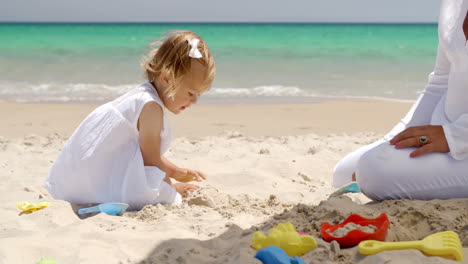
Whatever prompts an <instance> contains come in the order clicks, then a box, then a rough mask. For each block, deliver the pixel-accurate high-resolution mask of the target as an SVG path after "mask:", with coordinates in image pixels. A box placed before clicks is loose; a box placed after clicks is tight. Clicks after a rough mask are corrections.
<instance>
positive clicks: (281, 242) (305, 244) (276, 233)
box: [252, 222, 317, 257]
mask: <svg viewBox="0 0 468 264" xmlns="http://www.w3.org/2000/svg"><path fill="white" fill-rule="evenodd" d="M269 246H277V247H279V248H281V249H282V250H284V251H285V252H286V253H287V254H288V255H289V256H291V257H294V256H298V255H302V254H305V253H307V252H308V251H310V250H312V249H314V248H315V247H317V242H316V241H315V239H314V238H313V237H311V236H305V235H299V233H297V231H296V228H295V227H294V225H293V224H291V223H290V222H286V223H281V224H278V225H277V226H276V227H274V228H272V229H270V230H269V231H268V236H265V235H264V234H263V232H261V231H257V232H255V233H253V235H252V247H253V248H255V249H256V250H259V249H262V248H266V247H269Z"/></svg>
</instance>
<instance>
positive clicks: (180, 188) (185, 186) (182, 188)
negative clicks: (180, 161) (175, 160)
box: [173, 182, 200, 198]
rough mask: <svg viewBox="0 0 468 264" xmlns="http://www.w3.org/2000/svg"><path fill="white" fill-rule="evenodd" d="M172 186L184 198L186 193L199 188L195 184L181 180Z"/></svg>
mask: <svg viewBox="0 0 468 264" xmlns="http://www.w3.org/2000/svg"><path fill="white" fill-rule="evenodd" d="M173 187H174V189H175V190H176V191H177V192H178V193H180V195H181V196H182V197H184V198H185V197H187V195H188V194H189V193H190V192H194V191H196V190H198V189H200V187H198V186H195V185H193V184H189V183H182V182H177V183H174V185H173Z"/></svg>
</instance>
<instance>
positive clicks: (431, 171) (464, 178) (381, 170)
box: [334, 0, 468, 200]
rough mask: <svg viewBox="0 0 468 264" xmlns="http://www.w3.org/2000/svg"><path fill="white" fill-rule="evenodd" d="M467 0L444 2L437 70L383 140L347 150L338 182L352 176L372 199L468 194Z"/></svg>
mask: <svg viewBox="0 0 468 264" xmlns="http://www.w3.org/2000/svg"><path fill="white" fill-rule="evenodd" d="M467 40H468V0H442V5H441V10H440V16H439V47H438V50H437V59H436V64H435V67H434V72H432V73H431V74H430V75H429V81H428V84H427V86H426V89H425V90H424V92H423V93H422V94H421V95H420V97H419V98H418V100H417V101H416V103H415V104H414V105H413V107H412V108H411V110H410V111H409V112H408V114H407V115H406V116H405V117H404V118H403V119H402V120H401V121H400V123H399V124H398V125H397V126H396V127H395V128H394V129H392V131H390V133H388V134H387V135H386V136H385V137H384V138H383V139H381V140H379V141H377V142H375V143H373V144H371V145H368V146H364V147H362V148H360V149H358V150H357V151H355V152H353V153H350V154H348V155H347V156H346V157H345V158H344V159H343V160H341V161H340V162H339V163H338V164H337V166H336V167H335V171H334V185H335V186H341V185H343V184H345V183H347V182H349V181H351V179H352V178H353V177H355V179H356V180H357V181H358V184H359V186H360V188H361V190H362V191H363V193H365V194H366V195H367V196H368V197H369V198H371V199H374V200H384V199H402V198H407V199H423V200H428V199H449V198H462V197H468V42H467Z"/></svg>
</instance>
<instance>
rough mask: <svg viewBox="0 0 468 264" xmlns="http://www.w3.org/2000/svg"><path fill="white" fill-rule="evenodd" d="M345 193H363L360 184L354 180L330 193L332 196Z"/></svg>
mask: <svg viewBox="0 0 468 264" xmlns="http://www.w3.org/2000/svg"><path fill="white" fill-rule="evenodd" d="M345 193H361V189H359V186H358V184H357V182H355V181H352V182H350V183H348V184H346V185H344V186H342V187H340V188H339V189H338V190H336V191H335V192H334V193H332V194H330V197H335V196H340V195H343V194H345Z"/></svg>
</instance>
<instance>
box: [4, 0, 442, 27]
mask: <svg viewBox="0 0 468 264" xmlns="http://www.w3.org/2000/svg"><path fill="white" fill-rule="evenodd" d="M440 1H441V0H289V1H286V0H282V1H279V0H230V1H226V0H0V7H1V8H0V22H323V23H335V22H337V23H340V22H352V23H436V22H437V17H438V15H439V6H440Z"/></svg>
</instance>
